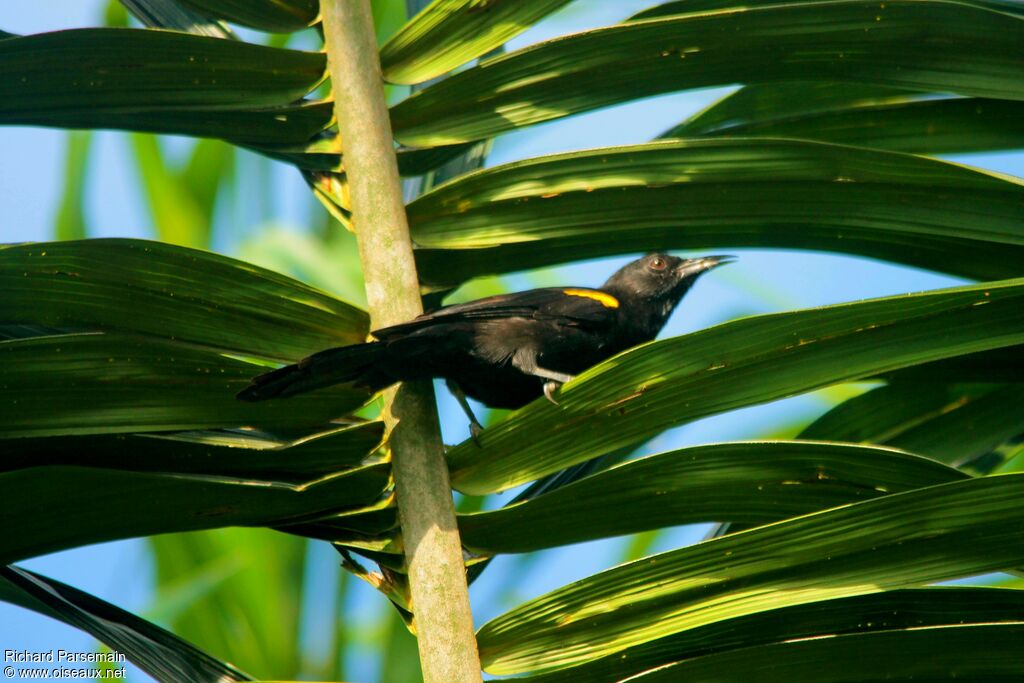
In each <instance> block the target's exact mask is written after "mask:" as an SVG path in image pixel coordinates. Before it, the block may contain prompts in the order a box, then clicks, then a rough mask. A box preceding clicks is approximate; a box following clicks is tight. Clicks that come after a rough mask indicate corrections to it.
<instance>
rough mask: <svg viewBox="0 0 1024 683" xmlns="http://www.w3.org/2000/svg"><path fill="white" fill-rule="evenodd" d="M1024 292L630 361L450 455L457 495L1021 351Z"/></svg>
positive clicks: (821, 320)
mask: <svg viewBox="0 0 1024 683" xmlns="http://www.w3.org/2000/svg"><path fill="white" fill-rule="evenodd" d="M1022 304H1024V281H1021V280H1007V281H1004V282H1001V283H986V284H984V285H973V286H969V287H960V288H954V289H945V290H935V291H931V292H924V293H921V294H911V295H904V296H896V297H889V298H884V299H874V300H870V301H864V302H858V303H851V304H841V305H836V306H826V307H822V308H815V309H808V310H803V311H792V312H786V313H776V314H770V315H761V316H754V317H751V318H745V319H741V320H736V321H733V322H729V323H725V324H722V325H718V326H716V327H712V328H710V329H707V330H702V331H700V332H695V333H692V334H688V335H683V336H681V337H675V338H673V339H666V340H663V341H657V342H653V343H649V344H645V345H643V346H639V347H636V348H634V349H632V350H630V351H626V352H625V353H622V354H620V355H618V356H616V357H614V358H612V359H610V360H608V361H605V362H604V363H601V364H599V365H597V366H595V367H594V368H591V369H590V370H588V371H586V372H585V373H583V374H582V375H581V376H580V377H579V380H578V381H575V382H570V383H568V384H566V385H565V386H564V387H563V388H562V390H561V392H560V394H559V397H558V401H559V405H558V406H555V405H552V404H551V403H550V402H548V401H545V400H543V399H540V400H537V401H534V402H533V403H531V404H529V405H527V406H526V407H524V408H521V409H519V410H517V411H515V412H513V413H512V414H511V415H510V416H509V417H508V418H506V419H505V420H504V421H502V422H499V423H498V424H496V425H493V426H491V427H489V428H488V429H487V430H485V431H484V433H483V434H482V435H481V437H480V439H479V442H480V445H476V444H474V443H473V442H472V441H466V442H464V443H462V444H460V445H459V446H457V447H456V448H454V449H453V450H451V451H449V462H450V465H451V471H452V482H453V484H454V485H455V486H456V488H458V489H459V490H460V491H464V492H467V493H474V494H480V493H487V492H491V491H496V490H502V489H505V488H509V487H511V486H516V485H518V484H521V483H523V482H526V481H530V480H532V479H536V478H537V477H540V476H543V475H545V474H548V473H549V472H553V471H556V470H559V469H562V468H564V467H567V466H569V465H572V464H574V463H577V462H582V461H583V460H588V459H590V458H594V457H597V456H598V455H601V454H602V453H607V452H609V451H611V450H613V449H615V448H617V447H619V446H623V445H626V444H628V443H633V442H635V441H636V440H637V439H639V438H643V437H649V436H651V435H653V434H656V433H657V432H659V431H661V430H662V429H665V428H667V427H670V426H673V425H678V424H682V423H684V422H689V421H692V420H695V419H698V418H701V417H706V416H708V415H713V414H716V413H721V412H725V411H728V410H732V409H735V408H740V407H743V406H749V405H755V404H758V403H763V402H765V401H769V400H773V399H778V398H783V397H786V396H792V395H794V394H799V393H801V392H805V391H810V390H812V389H817V388H820V387H823V386H827V385H829V384H835V383H838V382H842V381H849V380H853V379H858V378H862V377H865V376H870V375H873V374H878V373H882V372H886V371H891V370H895V369H898V368H901V367H906V366H910V365H914V364H917V363H924V362H928V361H932V360H938V359H941V358H947V357H951V356H956V355H960V354H965V353H971V352H976V351H983V350H986V349H995V348H1000V347H1004V346H1010V345H1013V344H1020V343H1021V342H1022V341H1024V305H1022Z"/></svg>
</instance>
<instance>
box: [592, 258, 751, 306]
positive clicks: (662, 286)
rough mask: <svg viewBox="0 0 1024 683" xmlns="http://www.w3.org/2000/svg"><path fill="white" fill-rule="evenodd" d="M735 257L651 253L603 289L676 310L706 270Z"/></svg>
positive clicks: (628, 266) (630, 264)
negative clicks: (677, 305) (692, 256)
mask: <svg viewBox="0 0 1024 683" xmlns="http://www.w3.org/2000/svg"><path fill="white" fill-rule="evenodd" d="M734 260H735V257H733V256H702V257H700V258H689V259H687V258H679V257H678V256H672V255H671V254H662V253H653V254H647V255H646V256H644V257H642V258H638V259H637V260H636V261H632V262H631V263H627V264H626V265H625V266H623V267H622V268H620V269H619V270H618V271H616V272H615V274H614V275H612V276H611V277H610V278H608V281H607V282H605V283H604V285H603V286H602V287H601V289H603V290H606V291H608V292H610V293H611V294H614V295H616V296H620V297H622V296H625V297H626V298H635V299H639V300H645V301H650V302H654V301H661V302H664V303H665V304H666V305H667V306H668V310H667V311H666V315H667V314H668V313H671V312H672V309H673V308H675V306H676V304H678V303H679V300H680V299H682V298H683V295H684V294H686V292H687V291H688V290H689V289H690V287H692V286H693V283H694V282H696V281H697V278H699V277H700V276H701V275H703V274H704V273H706V272H708V271H709V270H711V269H712V268H716V267H718V266H720V265H724V264H726V263H731V262H732V261H734Z"/></svg>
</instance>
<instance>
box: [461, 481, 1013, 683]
mask: <svg viewBox="0 0 1024 683" xmlns="http://www.w3.org/2000/svg"><path fill="white" fill-rule="evenodd" d="M1021 495H1024V475H1003V476H998V477H985V478H980V479H972V480H967V481H962V482H954V483H950V484H942V485H939V486H932V487H928V488H923V489H918V490H915V491H909V492H907V493H900V494H895V495H892V496H884V497H882V498H877V499H875V500H869V501H865V502H862V503H856V504H853V505H849V506H845V507H840V508H835V509H832V510H827V511H824V512H819V513H814V514H811V515H807V516H804V517H797V518H794V519H790V520H786V521H783V522H779V523H776V524H771V525H768V526H763V527H758V528H756V529H751V530H750V531H745V532H741V533H738V534H733V535H730V536H724V537H722V538H717V539H715V540H713V541H707V542H704V543H700V544H698V545H695V546H690V547H687V548H682V549H680V550H674V551H670V552H667V553H662V554H660V555H655V556H653V557H650V558H646V559H643V560H638V561H636V562H633V563H630V564H626V565H622V566H619V567H616V568H613V569H610V570H608V571H605V572H602V573H600V574H595V575H593V576H590V577H587V578H585V579H583V580H581V581H577V582H576V583H574V584H570V585H568V586H565V587H563V588H559V589H557V590H555V591H552V592H550V593H548V594H546V595H542V596H540V597H538V598H535V599H533V600H530V601H529V602H527V603H525V604H523V605H521V606H519V607H517V608H515V609H514V610H512V611H511V612H508V613H506V614H504V615H502V616H500V617H498V618H496V619H494V620H492V621H490V622H489V623H487V624H485V625H484V626H483V628H481V629H480V632H479V633H478V640H479V643H480V654H481V657H482V659H483V661H484V666H485V667H486V669H487V671H489V672H491V673H495V674H510V673H520V672H526V671H531V670H533V671H542V670H545V669H549V668H554V667H564V666H569V665H574V664H580V663H584V662H587V661H591V660H594V659H597V658H599V657H602V656H605V655H610V654H612V653H615V652H619V651H621V650H624V649H625V648H628V647H630V646H634V645H639V644H641V643H645V642H648V641H651V640H654V639H656V638H659V637H662V636H666V635H669V634H672V633H680V632H682V631H685V630H688V629H693V628H697V627H700V626H705V625H707V624H712V623H715V622H719V621H721V620H724V619H729V618H734V617H741V616H746V615H751V614H754V613H757V612H761V611H764V610H767V609H772V608H781V607H789V606H793V605H800V604H806V603H812V602H817V601H820V600H826V599H832V598H840V597H848V596H855V595H867V594H871V593H877V592H880V591H884V590H887V589H893V588H903V587H912V586H918V585H921V584H924V583H931V582H936V581H944V580H948V579H954V578H958V577H962V576H967V575H972V574H981V573H984V572H989V571H996V570H999V569H1005V568H1008V567H1013V566H1016V565H1018V564H1020V563H1021V562H1024V509H1022V508H1021V506H1020V497H1021Z"/></svg>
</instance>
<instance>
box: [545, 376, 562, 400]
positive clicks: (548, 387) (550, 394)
mask: <svg viewBox="0 0 1024 683" xmlns="http://www.w3.org/2000/svg"><path fill="white" fill-rule="evenodd" d="M560 386H562V383H561V382H556V381H554V380H548V381H547V382H544V398H546V399H547V400H549V401H551V402H552V403H553V404H554V405H556V406H557V405H558V401H556V400H555V390H557V389H558V388H559V387H560Z"/></svg>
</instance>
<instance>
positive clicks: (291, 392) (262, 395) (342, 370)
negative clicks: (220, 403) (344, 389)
mask: <svg viewBox="0 0 1024 683" xmlns="http://www.w3.org/2000/svg"><path fill="white" fill-rule="evenodd" d="M384 346H385V345H384V344H382V343H381V342H370V343H368V344H353V345H352V346H339V347H338V348H334V349H327V350H326V351H320V352H319V353H314V354H313V355H312V356H306V357H305V358H303V359H302V360H300V361H299V362H298V363H293V364H292V365H286V366H284V367H283V368H278V369H277V370H272V371H270V372H266V373H264V374H262V375H259V376H257V377H254V378H253V380H252V382H251V383H250V384H249V386H247V387H246V388H245V389H242V390H241V391H240V392H238V394H237V398H238V399H240V400H242V401H265V400H267V399H269V398H286V397H288V396H295V395H296V394H303V393H305V392H307V391H313V390H314V389H323V388H324V387H329V386H333V385H335V384H342V383H345V382H354V383H357V384H360V385H363V386H368V387H369V388H371V389H373V390H378V389H383V388H384V387H385V386H387V385H388V384H391V383H392V382H393V381H394V380H390V381H389V380H387V379H383V378H381V377H379V376H378V375H379V373H378V372H374V371H373V366H374V364H375V363H377V362H378V361H379V360H380V358H381V356H382V354H383V352H384ZM382 381H383V382H384V383H383V384H381V382H382Z"/></svg>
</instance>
